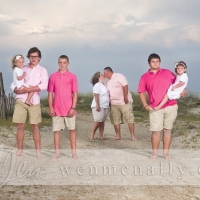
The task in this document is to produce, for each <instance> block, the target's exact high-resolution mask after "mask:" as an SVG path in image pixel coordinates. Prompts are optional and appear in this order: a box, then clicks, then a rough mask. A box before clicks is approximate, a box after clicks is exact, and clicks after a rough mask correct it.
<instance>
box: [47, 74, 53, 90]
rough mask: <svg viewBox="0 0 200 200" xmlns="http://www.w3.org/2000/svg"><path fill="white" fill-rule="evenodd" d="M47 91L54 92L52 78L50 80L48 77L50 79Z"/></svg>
mask: <svg viewBox="0 0 200 200" xmlns="http://www.w3.org/2000/svg"><path fill="white" fill-rule="evenodd" d="M47 91H48V92H54V84H53V78H52V76H50V78H49V82H48V87H47Z"/></svg>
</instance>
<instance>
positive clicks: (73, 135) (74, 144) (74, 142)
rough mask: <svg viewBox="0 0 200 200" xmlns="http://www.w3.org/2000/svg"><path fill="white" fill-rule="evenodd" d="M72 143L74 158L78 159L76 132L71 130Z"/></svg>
mask: <svg viewBox="0 0 200 200" xmlns="http://www.w3.org/2000/svg"><path fill="white" fill-rule="evenodd" d="M69 134H70V143H71V149H72V157H73V158H77V154H76V130H70V131H69Z"/></svg>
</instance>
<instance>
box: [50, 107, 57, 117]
mask: <svg viewBox="0 0 200 200" xmlns="http://www.w3.org/2000/svg"><path fill="white" fill-rule="evenodd" d="M49 115H50V116H52V117H53V116H55V115H56V113H55V111H54V109H53V107H49Z"/></svg>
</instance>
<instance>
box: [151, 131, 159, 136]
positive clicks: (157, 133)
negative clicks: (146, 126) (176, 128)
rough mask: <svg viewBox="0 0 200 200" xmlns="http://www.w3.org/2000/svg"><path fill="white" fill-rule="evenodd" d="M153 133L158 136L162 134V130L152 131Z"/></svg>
mask: <svg viewBox="0 0 200 200" xmlns="http://www.w3.org/2000/svg"><path fill="white" fill-rule="evenodd" d="M152 135H153V136H155V137H157V136H159V135H160V131H154V132H152Z"/></svg>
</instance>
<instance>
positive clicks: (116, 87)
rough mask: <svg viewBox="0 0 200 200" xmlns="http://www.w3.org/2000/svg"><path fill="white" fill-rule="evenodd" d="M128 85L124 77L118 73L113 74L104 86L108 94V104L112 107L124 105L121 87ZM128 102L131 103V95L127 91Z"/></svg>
mask: <svg viewBox="0 0 200 200" xmlns="http://www.w3.org/2000/svg"><path fill="white" fill-rule="evenodd" d="M126 85H128V81H127V79H126V77H125V76H124V75H122V74H120V73H113V75H112V77H111V78H110V79H109V80H108V81H107V83H106V86H107V88H108V90H109V93H110V102H111V104H112V105H124V104H125V102H124V92H123V87H124V86H126ZM128 101H129V102H133V99H132V96H131V93H130V92H129V91H128Z"/></svg>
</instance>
